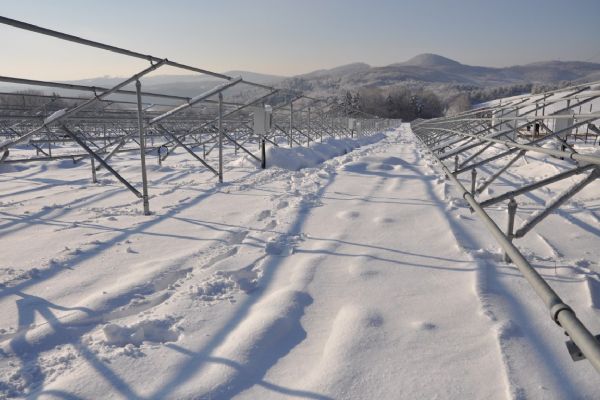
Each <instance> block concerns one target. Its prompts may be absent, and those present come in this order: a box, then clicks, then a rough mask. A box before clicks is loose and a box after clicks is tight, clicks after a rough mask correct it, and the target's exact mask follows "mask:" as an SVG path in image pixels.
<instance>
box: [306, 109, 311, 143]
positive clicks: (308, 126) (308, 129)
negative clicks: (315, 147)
mask: <svg viewBox="0 0 600 400" xmlns="http://www.w3.org/2000/svg"><path fill="white" fill-rule="evenodd" d="M306 132H308V147H310V133H311V129H310V107H308V119H307V121H306Z"/></svg>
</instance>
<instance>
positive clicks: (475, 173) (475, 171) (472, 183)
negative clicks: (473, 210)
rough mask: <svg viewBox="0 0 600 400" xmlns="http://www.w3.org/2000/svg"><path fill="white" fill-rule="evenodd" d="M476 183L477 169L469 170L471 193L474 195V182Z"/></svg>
mask: <svg viewBox="0 0 600 400" xmlns="http://www.w3.org/2000/svg"><path fill="white" fill-rule="evenodd" d="M476 183H477V169H476V168H473V169H472V170H471V194H472V195H473V196H475V184H476Z"/></svg>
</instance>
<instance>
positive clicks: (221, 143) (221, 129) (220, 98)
mask: <svg viewBox="0 0 600 400" xmlns="http://www.w3.org/2000/svg"><path fill="white" fill-rule="evenodd" d="M219 182H220V183H223V93H221V92H219Z"/></svg>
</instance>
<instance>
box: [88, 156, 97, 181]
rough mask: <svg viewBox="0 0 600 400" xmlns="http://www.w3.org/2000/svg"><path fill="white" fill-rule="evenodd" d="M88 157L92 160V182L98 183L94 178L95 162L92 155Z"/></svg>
mask: <svg viewBox="0 0 600 400" xmlns="http://www.w3.org/2000/svg"><path fill="white" fill-rule="evenodd" d="M90 159H91V160H92V182H93V183H98V179H96V162H95V161H94V157H91V158H90Z"/></svg>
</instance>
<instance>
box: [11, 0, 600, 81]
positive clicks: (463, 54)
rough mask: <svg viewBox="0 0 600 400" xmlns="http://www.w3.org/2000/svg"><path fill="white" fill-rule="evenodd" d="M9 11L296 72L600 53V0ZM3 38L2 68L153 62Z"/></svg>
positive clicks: (202, 61) (106, 36)
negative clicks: (427, 57) (429, 57)
mask: <svg viewBox="0 0 600 400" xmlns="http://www.w3.org/2000/svg"><path fill="white" fill-rule="evenodd" d="M0 15H2V16H5V17H9V18H14V19H19V20H23V21H26V22H29V23H33V24H37V25H41V26H44V27H47V28H51V29H56V30H61V31H64V32H66V33H71V34H75V35H79V36H82V37H85V38H88V39H92V40H97V41H100V42H106V43H109V44H113V45H117V46H121V47H125V48H129V49H132V50H136V51H139V52H143V53H148V54H152V55H155V56H158V57H168V58H170V59H172V60H175V61H179V62H182V63H189V64H192V65H195V66H198V67H202V68H206V69H211V70H215V71H227V70H240V69H241V70H251V71H255V72H264V73H273V74H282V75H293V74H299V73H304V72H309V71H311V70H315V69H319V68H329V67H334V66H338V65H342V64H347V63H351V62H356V61H363V62H366V63H369V64H371V65H377V66H379V65H387V64H391V63H394V62H400V61H404V60H406V59H408V58H410V57H412V56H414V55H416V54H419V53H437V54H441V55H444V56H447V57H450V58H453V59H456V60H458V61H461V62H463V63H466V64H472V65H485V66H507V65H515V64H524V63H529V62H534V61H541V60H551V59H560V60H588V59H590V58H592V61H595V62H600V40H599V39H600V23H599V20H598V18H599V17H600V0H572V1H556V0H546V1H542V0H520V1H519V0H497V1H485V0H480V1H475V0H454V1H450V0H448V1H446V0H419V1H402V0H396V1H394V0H370V1H366V0H362V1H361V0H320V1H319V0H303V1H299V0H296V1H291V0H246V1H244V0H220V1H219V0H212V1H208V0H207V1H203V0H195V1H194V0H169V1H167V0H162V1H156V0H53V1H50V0H46V1H44V0H0ZM0 38H1V39H0V48H1V49H2V55H3V57H2V62H1V64H0V74H1V75H9V76H17V77H29V78H34V79H56V80H66V79H78V78H85V77H95V76H101V75H118V76H123V75H129V74H131V73H133V72H135V71H136V69H139V68H142V67H144V66H145V63H144V62H141V61H136V60H130V59H128V58H127V57H123V56H117V55H110V54H107V53H106V52H104V51H102V50H90V49H85V48H84V47H83V46H80V45H75V44H66V43H65V42H61V41H59V40H57V39H53V38H44V37H42V36H40V35H38V34H33V33H27V32H24V31H20V30H18V29H15V28H12V27H7V26H4V25H0ZM165 72H170V73H175V72H177V71H166V70H163V71H162V73H165Z"/></svg>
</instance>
